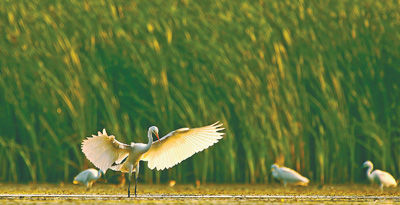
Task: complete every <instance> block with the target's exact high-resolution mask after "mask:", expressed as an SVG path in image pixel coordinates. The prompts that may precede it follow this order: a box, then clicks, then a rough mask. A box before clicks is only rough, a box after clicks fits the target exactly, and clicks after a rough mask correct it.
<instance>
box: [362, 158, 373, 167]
mask: <svg viewBox="0 0 400 205" xmlns="http://www.w3.org/2000/svg"><path fill="white" fill-rule="evenodd" d="M372 166H373V165H372V162H371V161H369V160H367V161H365V162H364V163H363V167H364V168H365V167H372Z"/></svg>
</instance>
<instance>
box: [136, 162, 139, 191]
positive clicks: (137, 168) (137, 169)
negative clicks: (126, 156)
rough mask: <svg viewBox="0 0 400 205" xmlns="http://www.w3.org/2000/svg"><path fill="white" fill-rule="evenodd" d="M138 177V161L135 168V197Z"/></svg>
mask: <svg viewBox="0 0 400 205" xmlns="http://www.w3.org/2000/svg"><path fill="white" fill-rule="evenodd" d="M138 177H139V163H138V164H137V166H136V170H135V197H137V195H136V187H137V181H138Z"/></svg>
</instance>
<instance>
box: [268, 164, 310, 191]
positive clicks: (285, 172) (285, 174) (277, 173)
mask: <svg viewBox="0 0 400 205" xmlns="http://www.w3.org/2000/svg"><path fill="white" fill-rule="evenodd" d="M271 170H272V176H274V177H275V178H277V179H279V180H282V181H283V185H284V186H285V187H286V184H287V183H288V182H289V183H295V184H298V185H303V186H307V185H308V183H309V182H310V180H309V179H307V178H306V177H303V176H301V174H299V173H298V172H296V171H294V170H293V169H290V168H287V167H279V166H278V165H277V164H273V165H272V166H271Z"/></svg>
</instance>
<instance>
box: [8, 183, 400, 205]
mask: <svg viewBox="0 0 400 205" xmlns="http://www.w3.org/2000/svg"><path fill="white" fill-rule="evenodd" d="M126 188H127V187H126V186H117V185H109V184H100V183H98V184H95V185H94V186H93V188H92V189H90V190H86V188H85V187H82V186H78V185H71V184H67V185H64V184H58V185H55V184H30V185H20V184H0V203H35V204H37V203H60V202H62V203H91V204H93V203H94V204H97V203H132V202H140V203H144V204H161V203H162V204H165V203H168V204H171V203H173V204H181V203H195V204H210V203H222V204H224V203H225V204H259V203H260V204H261V203H284V204H291V203H297V204H299V203H301V204H344V203H346V204H360V203H365V204H369V203H379V204H381V203H385V204H388V203H389V204H392V203H400V190H399V189H397V188H395V189H393V188H392V189H387V190H384V191H383V192H381V191H380V190H379V188H378V187H377V186H371V185H327V186H308V187H287V188H284V187H282V186H280V185H278V184H274V185H248V184H234V185H230V184H227V185H201V186H199V187H196V186H194V185H175V186H173V187H170V186H168V185H142V184H139V185H138V197H136V198H135V197H131V198H127V196H126Z"/></svg>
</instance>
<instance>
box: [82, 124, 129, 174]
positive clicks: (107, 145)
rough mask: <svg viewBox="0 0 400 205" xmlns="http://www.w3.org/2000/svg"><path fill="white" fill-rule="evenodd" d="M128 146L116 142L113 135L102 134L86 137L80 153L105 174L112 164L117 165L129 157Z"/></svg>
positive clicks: (104, 132)
mask: <svg viewBox="0 0 400 205" xmlns="http://www.w3.org/2000/svg"><path fill="white" fill-rule="evenodd" d="M130 147H131V146H129V145H127V144H123V143H121V142H118V141H117V140H116V139H115V137H114V136H113V135H110V136H108V135H107V132H106V130H105V129H103V133H101V132H98V135H93V136H92V137H88V138H87V139H85V140H83V142H82V152H83V153H85V155H86V158H88V159H89V161H91V162H92V163H93V164H94V165H95V166H96V167H98V168H99V169H101V170H102V171H103V172H104V173H106V171H107V169H108V168H110V167H111V166H112V164H113V163H116V164H119V163H121V161H122V160H123V159H125V158H126V157H127V156H128V155H129V150H130Z"/></svg>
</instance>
